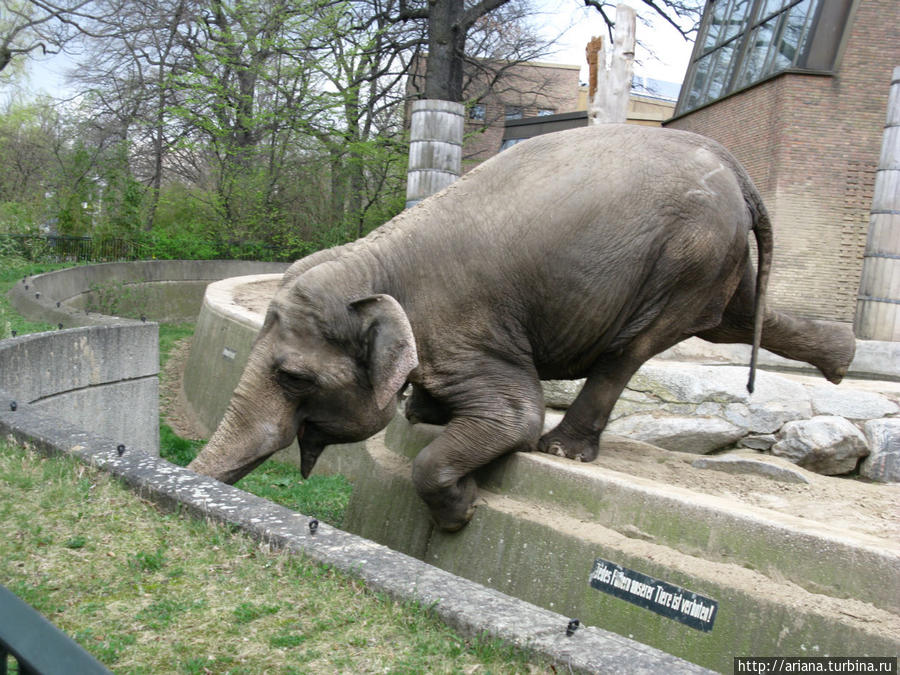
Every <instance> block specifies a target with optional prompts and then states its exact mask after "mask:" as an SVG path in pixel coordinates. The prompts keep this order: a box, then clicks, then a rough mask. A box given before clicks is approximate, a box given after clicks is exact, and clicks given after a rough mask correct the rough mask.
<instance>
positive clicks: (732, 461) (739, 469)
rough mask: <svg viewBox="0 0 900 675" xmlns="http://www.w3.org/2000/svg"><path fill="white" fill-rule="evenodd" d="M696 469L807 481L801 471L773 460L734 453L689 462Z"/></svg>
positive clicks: (785, 481)
mask: <svg viewBox="0 0 900 675" xmlns="http://www.w3.org/2000/svg"><path fill="white" fill-rule="evenodd" d="M691 466H693V467H694V468H696V469H714V470H716V471H724V472H725V473H740V474H755V475H757V476H765V477H766V478H772V479H773V480H777V481H781V482H783V483H809V480H808V479H807V478H806V476H804V475H803V474H802V473H800V472H799V471H797V470H796V469H791V468H790V467H786V466H780V465H778V464H777V463H775V462H774V461H766V460H759V459H751V458H749V457H740V456H734V455H723V456H721V457H699V458H697V459H695V460H694V461H693V462H691Z"/></svg>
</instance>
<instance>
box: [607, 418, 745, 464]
mask: <svg viewBox="0 0 900 675" xmlns="http://www.w3.org/2000/svg"><path fill="white" fill-rule="evenodd" d="M606 428H607V430H608V431H609V432H610V433H613V434H619V435H621V436H627V437H628V438H633V439H635V440H639V441H644V442H645V443H651V444H653V445H658V446H659V447H661V448H665V449H667V450H675V451H677V452H691V453H694V454H698V455H703V454H706V453H708V452H713V451H715V450H719V449H721V448H725V447H728V446H729V445H732V444H733V443H734V442H735V441H736V440H737V439H739V438H741V437H742V436H743V435H744V430H743V429H741V428H740V427H736V426H734V425H733V424H731V423H729V422H728V421H726V420H723V419H721V418H719V417H703V416H676V415H666V414H663V413H654V414H650V413H639V414H636V415H629V416H628V417H620V418H619V419H617V420H615V421H613V422H610V424H609V425H607V427H606Z"/></svg>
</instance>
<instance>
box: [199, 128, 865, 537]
mask: <svg viewBox="0 0 900 675" xmlns="http://www.w3.org/2000/svg"><path fill="white" fill-rule="evenodd" d="M751 231H752V232H753V233H754V235H755V239H756V242H757V250H758V264H757V268H758V270H759V273H758V275H757V274H756V273H755V272H754V270H753V267H752V266H751V264H750V261H749V258H750V256H749V243H748V235H749V233H750V232H751ZM771 257H772V232H771V228H770V223H769V218H768V216H767V214H766V210H765V207H764V206H763V204H762V201H761V199H760V196H759V194H758V193H757V191H756V189H755V188H754V187H753V185H752V183H751V181H750V179H749V177H748V176H747V174H746V173H745V171H744V170H743V168H741V166H740V165H739V164H738V163H737V161H736V160H735V159H734V158H733V157H732V156H731V155H730V154H729V153H728V152H727V151H726V150H724V149H723V148H722V147H721V146H719V145H718V144H716V143H715V142H713V141H711V140H709V139H706V138H703V137H701V136H697V135H693V134H689V133H685V132H678V131H671V130H663V129H652V128H646V127H639V126H624V125H622V126H620V125H610V126H594V127H586V128H582V129H575V130H571V131H566V132H561V133H556V134H548V135H546V136H540V137H537V138H534V139H532V140H529V141H527V142H524V143H520V144H518V145H516V146H515V147H513V148H512V149H510V150H507V151H505V152H503V153H501V154H500V155H498V156H496V157H495V158H493V159H491V160H490V161H488V162H485V163H484V164H483V165H481V166H479V167H478V168H476V169H474V170H473V171H471V172H470V173H468V174H467V175H465V176H464V177H463V178H461V179H460V180H458V181H457V182H456V183H454V184H453V185H451V186H450V187H449V188H447V189H446V190H444V191H443V192H441V193H439V194H437V195H435V196H433V197H431V198H429V199H427V200H425V201H423V202H422V203H420V204H419V205H417V206H415V207H414V208H412V209H410V210H408V211H406V212H404V213H402V214H400V215H399V216H397V217H396V218H394V219H393V220H391V221H390V222H389V223H387V224H385V225H384V226H382V227H381V228H379V229H377V230H375V231H374V232H372V233H371V234H370V235H369V236H367V237H365V238H363V239H361V240H359V241H356V242H354V243H351V244H348V245H346V246H341V247H338V248H334V249H329V250H326V251H321V252H319V253H316V254H314V255H311V256H309V257H307V258H304V259H302V260H300V261H298V262H297V263H295V264H294V265H293V266H291V268H290V269H289V270H288V271H287V273H286V274H285V276H284V280H283V281H282V283H281V285H280V287H279V289H278V291H277V292H276V294H275V296H274V298H273V300H272V302H271V304H270V306H269V309H268V312H267V314H266V319H265V323H264V325H263V327H262V329H261V331H260V333H259V335H258V337H257V338H256V342H255V343H254V346H253V349H252V351H251V354H250V357H249V361H248V363H247V366H246V369H245V371H244V373H243V375H242V377H241V380H240V383H239V384H238V386H237V389H236V390H235V392H234V396H233V398H232V400H231V403H230V405H229V407H228V410H227V412H226V413H225V416H224V419H223V420H222V422H221V423H220V425H219V427H218V429H217V430H216V432H215V434H214V435H213V437H212V438H211V440H210V442H209V443H208V445H207V446H206V448H205V449H204V450H203V451H202V452H201V453H200V454H199V455H198V457H197V458H196V459H195V460H194V461H193V462H192V463H191V465H190V468H192V469H194V470H195V471H197V472H199V473H203V474H206V475H209V476H213V477H215V478H218V479H220V480H223V481H225V482H234V481H236V480H238V479H239V478H240V477H241V476H243V475H244V474H246V473H248V472H249V471H251V470H252V469H253V468H254V467H256V466H257V465H258V464H260V463H261V462H262V461H263V460H265V459H266V458H267V457H268V456H270V455H271V454H272V453H274V452H275V451H276V450H278V449H280V448H283V447H285V446H287V445H289V444H290V443H291V441H292V440H293V439H294V438H295V437H297V438H298V440H299V444H300V452H301V469H302V473H303V475H304V476H307V475H308V474H309V473H310V471H311V470H312V468H313V465H314V464H315V462H316V460H317V458H318V457H319V454H320V453H321V452H322V449H323V448H324V447H325V446H326V445H328V444H332V443H343V442H351V441H359V440H363V439H365V438H368V437H369V436H371V435H373V434H375V433H376V432H378V431H379V430H381V429H382V428H384V427H385V426H386V425H387V423H388V422H389V421H390V419H391V418H392V417H393V416H394V414H395V413H396V410H397V395H398V393H400V392H401V390H403V388H404V386H405V385H406V384H407V383H410V384H412V388H413V389H412V394H411V396H410V399H409V402H408V406H407V410H406V414H407V416H408V417H409V418H410V419H412V420H416V421H422V422H429V423H437V424H445V425H446V427H445V429H444V431H443V433H442V434H441V435H440V436H438V437H437V438H436V439H435V440H434V441H433V442H432V443H431V444H429V445H428V446H427V447H426V448H424V449H423V450H422V451H421V452H420V453H419V455H418V456H417V457H416V458H415V461H414V462H413V483H414V485H415V487H416V490H417V491H418V493H419V495H420V496H421V497H422V499H423V500H424V501H425V502H426V504H427V505H428V506H429V508H430V510H431V513H432V516H433V518H434V520H435V522H436V523H437V524H438V525H440V526H441V527H443V528H445V529H447V530H455V529H458V528H460V527H462V526H463V525H465V523H466V522H468V520H469V519H470V518H471V517H472V513H473V504H474V501H475V498H476V491H477V488H476V485H475V481H474V480H473V478H472V477H471V473H472V472H473V471H474V470H475V469H477V468H479V467H481V466H483V465H484V464H486V463H488V462H490V461H491V460H492V459H494V458H496V457H499V456H500V455H503V454H504V453H508V452H511V451H513V450H534V449H537V450H541V451H543V452H550V453H554V454H557V455H561V456H565V457H569V458H572V459H580V460H582V461H586V462H587V461H591V460H592V459H594V458H595V456H596V454H597V452H598V442H599V437H600V432H601V431H602V430H603V428H604V426H605V425H606V423H607V420H608V417H609V414H610V411H611V410H612V408H613V405H614V404H615V402H616V399H617V398H618V397H619V395H620V393H621V392H622V389H623V388H624V387H625V385H626V384H627V383H628V380H629V379H630V378H631V376H632V374H633V373H634V372H635V371H636V370H637V369H638V368H639V367H640V366H641V364H643V363H644V362H645V361H646V360H647V359H649V358H650V357H652V356H653V355H655V354H657V353H659V352H661V351H663V350H664V349H666V348H668V347H671V346H672V345H674V344H676V343H677V342H679V341H681V340H684V339H685V338H688V337H690V336H692V335H698V336H700V337H702V338H704V339H706V340H710V341H713V342H744V343H749V344H753V345H754V350H753V353H754V358H753V359H751V364H750V384H749V387H750V389H751V391H752V381H753V372H754V368H755V363H754V361H755V354H756V349H757V347H758V345H759V344H760V343H761V344H762V346H763V347H765V348H766V349H769V350H771V351H773V352H775V353H777V354H780V355H782V356H786V357H788V358H792V359H799V360H802V361H806V362H808V363H810V364H813V365H814V366H816V367H817V368H819V370H820V371H821V372H822V373H823V374H824V375H825V377H826V378H828V379H829V380H831V381H832V382H839V381H840V380H841V378H842V377H843V375H844V374H845V372H846V369H847V367H848V365H849V363H850V361H851V359H852V357H853V353H854V345H855V340H854V337H853V333H852V331H851V330H850V328H849V327H847V326H845V325H843V324H838V323H833V322H824V321H811V320H805V319H800V318H795V317H791V316H788V315H785V314H783V313H779V312H775V311H771V310H767V309H766V308H765V289H766V281H767V278H768V276H769V268H770V261H771ZM581 377H586V378H587V381H586V384H585V386H584V388H583V389H582V391H581V392H580V394H579V395H578V397H577V398H576V400H575V401H574V403H573V405H572V406H571V407H570V408H569V410H568V412H567V413H566V415H565V417H564V418H563V420H562V422H561V423H560V424H559V426H558V427H557V428H556V429H554V430H552V431H550V432H548V433H547V434H545V435H544V436H543V437H542V436H541V430H542V425H543V417H544V401H543V396H542V390H541V384H540V382H541V380H543V379H567V378H581Z"/></svg>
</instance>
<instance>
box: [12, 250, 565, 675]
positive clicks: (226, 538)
mask: <svg viewBox="0 0 900 675" xmlns="http://www.w3.org/2000/svg"><path fill="white" fill-rule="evenodd" d="M64 266H65V265H48V264H44V265H41V264H9V261H6V260H0V339H2V338H5V337H9V335H10V332H11V331H13V330H15V331H16V332H17V334H19V335H24V334H26V333H31V332H39V331H43V330H53V329H55V326H51V325H49V324H42V323H38V322H30V321H27V320H26V319H24V318H23V317H21V316H20V315H19V314H18V313H17V312H16V311H15V310H13V309H12V308H11V307H10V306H9V303H8V301H7V299H6V292H7V291H8V290H9V288H11V286H12V285H13V284H15V283H21V280H22V277H23V276H24V275H28V276H31V275H33V274H39V273H41V272H46V271H49V270H50V269H59V268H61V267H64ZM4 330H5V332H4ZM192 333H193V326H192V325H190V324H180V325H161V326H160V355H161V359H162V361H163V364H164V363H165V361H166V359H168V358H169V355H170V354H171V352H172V349H173V348H174V347H175V345H176V344H177V343H178V342H179V341H180V340H183V339H185V338H186V337H188V336H190V335H191V334H192ZM160 437H161V446H162V447H161V451H162V454H163V456H165V457H166V458H168V459H169V460H170V461H173V462H174V463H176V464H180V465H184V464H187V463H188V462H189V461H190V460H191V459H192V458H193V457H194V456H195V455H196V453H197V452H198V450H199V449H200V448H202V446H203V443H204V441H196V440H188V439H183V438H180V437H178V436H177V434H175V433H174V432H173V431H172V429H171V428H169V427H168V426H166V425H165V424H162V425H161V429H160ZM238 485H239V487H242V488H243V489H245V490H248V491H250V492H254V493H255V494H258V495H260V496H263V497H265V498H267V499H271V500H272V501H276V502H278V503H280V504H283V505H286V506H288V507H289V508H293V509H296V510H299V511H301V512H303V513H305V514H307V515H314V516H316V517H317V518H319V519H320V520H324V521H326V522H329V523H332V524H334V525H338V526H339V525H340V522H341V519H342V517H343V512H344V509H345V508H346V504H347V501H348V500H349V495H350V485H349V483H347V481H346V480H345V479H344V478H343V477H340V476H338V477H325V476H317V477H313V478H311V479H309V480H306V481H304V480H302V478H301V477H300V473H299V470H297V469H296V468H295V467H292V466H290V465H286V464H280V463H276V462H267V463H266V464H264V465H263V466H262V467H259V468H258V469H256V470H255V471H254V472H253V473H251V474H250V475H248V476H247V477H245V478H244V479H243V480H242V481H241V482H240V483H239V484H238ZM0 584H3V585H5V586H7V587H8V588H9V589H10V590H12V591H13V592H14V593H16V594H17V595H18V596H19V597H21V598H22V599H23V600H24V601H25V602H28V603H29V604H30V605H32V606H33V607H35V608H36V609H37V610H38V611H40V612H41V613H42V614H44V615H45V616H46V617H48V618H49V619H50V621H52V622H53V623H54V624H56V625H57V626H59V627H60V628H62V629H63V630H64V631H66V632H67V633H69V634H70V635H72V636H73V637H75V639H76V640H77V641H78V642H79V643H81V644H82V645H83V646H84V647H85V648H86V649H87V650H88V651H90V652H91V653H92V654H94V656H95V657H97V658H98V659H100V660H101V661H102V662H103V663H104V664H106V665H107V666H108V667H109V668H110V669H112V670H114V672H116V673H136V674H137V673H187V674H193V673H198V674H200V673H235V674H238V673H240V674H253V673H284V674H288V673H333V672H339V673H343V672H360V673H368V672H386V673H423V672H428V673H474V672H478V673H534V672H545V671H547V672H549V669H546V668H544V667H543V666H541V665H537V664H535V663H533V662H532V660H531V659H530V657H529V655H528V654H527V653H526V652H523V651H521V650H516V649H514V648H512V647H510V646H508V645H505V644H504V643H501V642H499V641H493V640H487V639H467V638H463V637H461V636H459V635H457V634H456V633H454V632H453V631H452V630H450V629H449V628H448V627H447V626H446V625H444V624H443V623H441V622H440V621H438V620H437V619H436V618H435V617H434V616H433V615H432V614H431V613H430V612H429V611H428V610H427V609H426V608H421V607H418V606H410V605H406V604H402V603H396V602H393V601H391V600H389V599H387V598H385V597H383V596H381V595H380V594H373V593H371V592H370V591H368V590H367V589H366V588H365V587H364V586H363V585H362V584H361V583H360V582H358V581H356V580H354V579H352V578H349V577H346V576H343V575H341V574H339V573H337V572H335V571H334V570H330V569H328V568H326V567H323V566H321V565H317V564H314V563H311V562H309V561H306V560H304V559H302V558H300V557H298V556H292V555H287V554H284V553H279V552H276V551H272V550H270V549H269V548H267V547H266V546H263V545H260V544H258V543H257V542H254V541H253V540H251V539H249V538H247V537H246V536H244V535H242V534H240V533H235V532H232V531H231V529H230V528H227V527H223V526H221V525H216V524H210V523H204V522H201V521H198V520H192V519H187V518H181V517H178V516H176V515H173V514H167V513H162V512H160V511H159V510H158V509H157V508H156V507H155V506H153V505H151V504H149V503H147V502H145V501H142V500H141V499H140V498H138V497H137V496H135V495H134V494H133V493H131V492H129V491H128V490H127V489H125V488H123V487H122V486H120V485H119V484H118V483H116V482H115V481H114V480H111V479H110V478H109V477H108V476H107V475H106V474H102V473H98V472H95V471H94V470H92V469H90V468H88V467H85V466H83V465H81V464H78V463H76V462H75V461H74V460H71V459H68V458H52V459H47V458H41V457H39V456H37V455H36V454H34V453H33V452H31V451H29V450H27V449H23V448H21V447H19V446H16V445H10V444H9V443H6V442H4V441H3V440H2V439H0ZM13 668H15V666H13ZM12 672H15V671H14V670H13V671H12Z"/></svg>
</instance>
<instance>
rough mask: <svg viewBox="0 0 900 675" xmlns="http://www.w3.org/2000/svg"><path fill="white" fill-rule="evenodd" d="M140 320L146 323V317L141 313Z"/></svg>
mask: <svg viewBox="0 0 900 675" xmlns="http://www.w3.org/2000/svg"><path fill="white" fill-rule="evenodd" d="M141 322H142V323H147V317H146V316H144V315H143V314H141Z"/></svg>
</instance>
